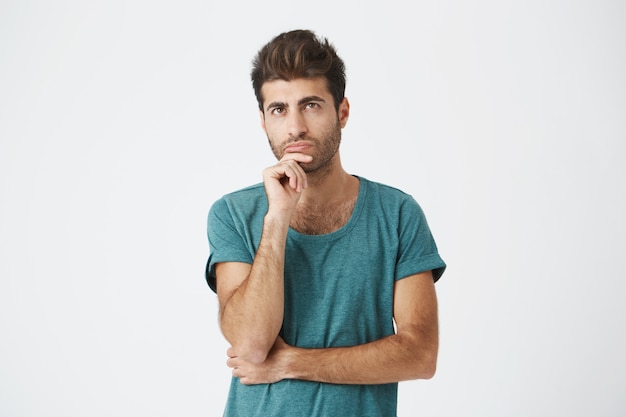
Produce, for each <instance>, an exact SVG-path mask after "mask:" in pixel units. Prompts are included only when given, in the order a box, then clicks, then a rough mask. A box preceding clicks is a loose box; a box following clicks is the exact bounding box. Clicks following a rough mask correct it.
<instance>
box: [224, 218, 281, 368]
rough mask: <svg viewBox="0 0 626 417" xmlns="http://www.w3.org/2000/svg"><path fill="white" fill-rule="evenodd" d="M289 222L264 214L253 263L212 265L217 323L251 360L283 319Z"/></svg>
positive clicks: (258, 358)
mask: <svg viewBox="0 0 626 417" xmlns="http://www.w3.org/2000/svg"><path fill="white" fill-rule="evenodd" d="M288 227H289V223H288V222H287V224H286V225H285V224H284V222H283V221H281V220H277V219H271V218H269V216H266V217H265V221H264V225H263V234H262V237H261V242H260V244H259V248H258V250H257V253H256V255H255V257H254V263H253V264H252V265H250V264H246V263H238V262H225V263H218V264H217V265H216V266H215V275H216V278H217V296H218V300H219V304H220V326H221V328H222V333H224V337H226V340H228V341H229V342H230V344H231V345H232V346H237V350H238V351H239V352H241V355H242V356H245V357H246V358H247V360H249V361H250V362H253V363H261V362H263V361H264V360H265V358H266V356H267V353H268V352H269V351H270V349H271V348H272V346H273V344H274V341H275V340H276V337H277V336H278V332H279V331H280V327H281V325H282V322H283V311H284V282H283V281H284V258H285V241H286V235H287V229H288Z"/></svg>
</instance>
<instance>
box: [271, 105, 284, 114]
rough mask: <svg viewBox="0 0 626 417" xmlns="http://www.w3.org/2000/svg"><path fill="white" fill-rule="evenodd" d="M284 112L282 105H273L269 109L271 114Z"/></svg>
mask: <svg viewBox="0 0 626 417" xmlns="http://www.w3.org/2000/svg"><path fill="white" fill-rule="evenodd" d="M284 112H285V109H284V108H282V107H274V108H273V109H272V110H271V113H272V114H282V113H284Z"/></svg>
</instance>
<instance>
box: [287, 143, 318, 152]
mask: <svg viewBox="0 0 626 417" xmlns="http://www.w3.org/2000/svg"><path fill="white" fill-rule="evenodd" d="M311 146H312V145H311V144H308V143H304V142H296V143H292V144H291V145H289V146H287V147H286V148H285V153H293V152H303V151H305V150H306V149H309V148H310V147H311Z"/></svg>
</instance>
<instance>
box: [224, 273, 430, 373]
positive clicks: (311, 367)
mask: <svg viewBox="0 0 626 417" xmlns="http://www.w3.org/2000/svg"><path fill="white" fill-rule="evenodd" d="M393 314H394V319H395V322H396V333H395V334H393V335H391V336H387V337H385V338H382V339H379V340H376V341H374V342H370V343H365V344H362V345H357V346H351V347H339V348H319V349H306V348H298V347H293V346H289V345H287V344H286V343H285V342H284V341H283V340H282V339H281V338H278V339H277V340H276V343H275V344H274V347H273V348H272V351H271V352H270V354H269V355H268V357H267V359H266V361H265V362H263V363H262V364H256V365H255V364H251V363H248V362H246V361H243V360H241V359H240V358H238V357H237V352H235V351H234V350H233V349H229V351H228V356H229V359H228V361H227V365H228V366H229V367H231V368H233V376H235V377H239V378H240V381H241V383H243V384H262V383H273V382H278V381H280V380H282V379H300V380H306V381H316V382H326V383H332V384H386V383H391V382H399V381H404V380H411V379H429V378H431V377H432V376H433V375H434V374H435V369H436V365H437V352H438V349H439V325H438V317H437V295H436V292H435V285H434V282H433V276H432V272H431V271H426V272H422V273H419V274H416V275H411V276H409V277H406V278H402V279H400V280H398V281H396V282H395V286H394V303H393Z"/></svg>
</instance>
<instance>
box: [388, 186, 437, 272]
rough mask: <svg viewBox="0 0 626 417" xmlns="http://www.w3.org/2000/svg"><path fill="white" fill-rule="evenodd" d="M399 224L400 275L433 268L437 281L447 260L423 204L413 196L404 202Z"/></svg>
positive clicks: (398, 270)
mask: <svg viewBox="0 0 626 417" xmlns="http://www.w3.org/2000/svg"><path fill="white" fill-rule="evenodd" d="M399 227H400V229H399V236H400V245H399V249H398V261H397V264H396V279H401V278H404V277H408V276H410V275H414V274H417V273H420V272H424V271H432V272H433V279H434V281H435V282H436V281H437V280H439V278H441V275H442V274H443V272H444V271H445V269H446V264H445V262H444V261H443V259H442V258H441V256H440V255H439V252H438V249H437V245H436V243H435V239H434V238H433V235H432V233H431V231H430V228H429V226H428V222H427V221H426V216H425V215H424V212H423V210H422V208H421V207H420V206H419V204H418V203H417V202H416V201H415V200H414V199H412V198H410V199H407V200H406V201H405V202H404V204H403V205H402V206H401V209H400V224H399Z"/></svg>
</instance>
